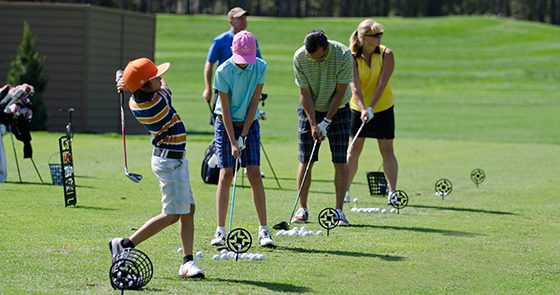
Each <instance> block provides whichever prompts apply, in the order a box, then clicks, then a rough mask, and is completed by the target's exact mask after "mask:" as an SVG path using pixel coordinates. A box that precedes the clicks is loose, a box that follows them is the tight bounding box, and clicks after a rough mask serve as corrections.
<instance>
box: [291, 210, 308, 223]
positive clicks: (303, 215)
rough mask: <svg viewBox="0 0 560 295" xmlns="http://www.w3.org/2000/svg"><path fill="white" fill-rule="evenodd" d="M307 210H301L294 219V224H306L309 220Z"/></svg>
mask: <svg viewBox="0 0 560 295" xmlns="http://www.w3.org/2000/svg"><path fill="white" fill-rule="evenodd" d="M308 215H309V214H308V213H307V208H299V209H298V211H297V212H296V215H294V217H293V218H292V223H306V222H307V218H308Z"/></svg>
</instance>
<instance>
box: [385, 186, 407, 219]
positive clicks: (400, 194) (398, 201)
mask: <svg viewBox="0 0 560 295" xmlns="http://www.w3.org/2000/svg"><path fill="white" fill-rule="evenodd" d="M389 200H390V203H391V206H392V207H393V208H395V209H397V214H399V211H400V210H401V209H404V208H405V207H406V206H407V205H408V195H407V194H406V192H404V191H401V190H396V191H394V192H393V193H392V194H391V197H390V199H389Z"/></svg>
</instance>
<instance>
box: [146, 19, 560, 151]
mask: <svg viewBox="0 0 560 295" xmlns="http://www.w3.org/2000/svg"><path fill="white" fill-rule="evenodd" d="M359 21H360V19H322V18H318V19H315V18H311V19H275V18H260V17H249V27H248V30H250V31H252V32H253V33H254V34H255V35H256V36H257V38H258V40H259V44H260V47H261V50H262V54H263V58H264V59H265V60H266V61H267V62H268V64H269V70H268V74H267V80H266V83H265V91H267V92H268V93H269V94H270V99H269V101H268V104H267V106H266V107H265V108H264V110H266V111H268V114H269V116H270V118H271V120H270V122H267V123H268V124H269V125H270V126H271V128H268V129H265V130H263V133H264V134H265V135H268V136H272V137H291V138H294V136H295V130H296V122H297V117H296V115H295V114H296V113H295V109H296V106H297V101H298V99H299V98H298V90H297V88H296V86H295V84H294V82H293V79H294V78H293V74H292V63H291V60H292V56H293V53H294V51H295V50H296V49H297V48H298V47H299V46H301V45H302V43H303V37H304V36H305V34H306V33H307V32H308V31H310V30H311V29H314V28H321V29H323V30H325V31H326V33H327V35H328V36H329V38H331V39H334V40H338V41H340V42H343V43H345V44H348V38H349V36H350V34H351V33H352V32H353V30H354V29H355V27H356V26H357V24H358V23H359ZM378 21H380V22H382V23H383V24H384V25H385V34H384V36H383V40H382V42H383V43H384V44H386V45H387V46H389V47H390V48H391V49H392V50H393V51H394V53H395V61H396V67H395V72H394V76H393V88H394V93H395V97H396V116H397V136H399V137H401V136H402V137H406V138H433V139H439V138H445V139H464V140H484V141H508V142H543V143H560V128H553V126H559V125H560V116H559V115H558V114H560V101H559V100H558V99H557V97H558V93H560V91H559V88H560V83H559V82H560V58H559V55H558V52H560V42H559V41H560V34H559V32H560V28H558V27H554V26H550V25H545V24H540V23H530V22H521V21H514V20H509V19H500V18H492V17H442V18H414V19H403V18H387V19H386V18H379V19H378ZM226 29H227V24H226V21H225V17H224V18H216V17H204V16H195V17H185V16H170V15H161V16H159V18H158V25H157V39H156V44H157V46H156V47H157V50H156V60H157V61H158V62H164V61H171V62H172V64H173V68H172V70H171V72H170V73H169V74H168V75H167V79H168V80H169V82H170V83H171V85H172V86H173V87H174V89H175V93H176V95H177V96H178V99H177V100H176V101H177V103H178V106H179V107H180V108H182V109H184V110H185V113H186V114H188V116H189V117H188V123H189V125H190V129H191V130H194V131H202V130H209V129H208V128H207V127H208V126H207V125H206V121H207V119H206V113H207V112H206V110H207V106H206V105H205V104H204V103H202V99H201V93H202V90H203V87H204V83H203V77H202V71H203V67H204V60H205V57H206V54H207V51H208V47H209V45H210V42H211V39H212V38H213V37H214V36H215V35H217V34H219V33H221V32H222V31H225V30H226ZM187 110H196V112H188V111H187Z"/></svg>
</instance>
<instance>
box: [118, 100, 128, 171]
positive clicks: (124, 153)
mask: <svg viewBox="0 0 560 295" xmlns="http://www.w3.org/2000/svg"><path fill="white" fill-rule="evenodd" d="M119 96H120V108H121V134H122V143H123V157H124V169H125V170H128V163H127V159H126V138H125V128H124V92H123V91H119Z"/></svg>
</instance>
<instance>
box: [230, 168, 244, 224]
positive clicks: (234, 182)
mask: <svg viewBox="0 0 560 295" xmlns="http://www.w3.org/2000/svg"><path fill="white" fill-rule="evenodd" d="M240 161H241V159H240V158H236V159H235V172H234V174H233V190H232V191H231V207H230V209H229V228H228V233H229V232H231V230H232V228H231V225H232V223H233V208H234V207H235V188H236V187H237V168H238V163H239V162H240Z"/></svg>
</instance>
